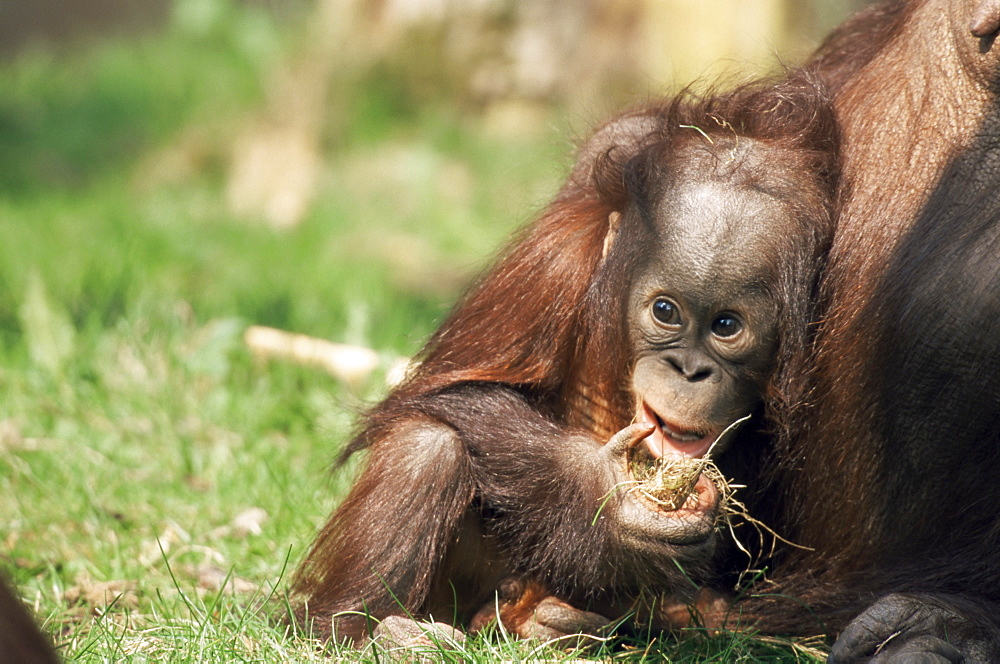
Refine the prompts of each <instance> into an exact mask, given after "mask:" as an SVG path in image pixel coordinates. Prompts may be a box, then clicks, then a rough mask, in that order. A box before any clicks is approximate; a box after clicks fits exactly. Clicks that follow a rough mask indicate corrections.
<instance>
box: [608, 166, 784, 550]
mask: <svg viewBox="0 0 1000 664" xmlns="http://www.w3.org/2000/svg"><path fill="white" fill-rule="evenodd" d="M644 207H645V212H640V211H639V210H638V209H636V210H626V212H625V213H624V214H626V215H628V214H633V215H641V216H643V218H642V221H641V223H644V224H646V225H648V226H652V227H653V228H652V232H651V233H650V234H649V236H650V237H654V238H657V241H656V242H654V246H651V247H648V248H647V249H646V251H645V252H644V253H643V256H644V259H643V260H642V261H641V262H640V267H639V268H638V269H637V270H636V273H635V278H634V279H633V280H632V290H631V293H630V297H629V314H628V316H629V318H628V320H629V324H630V325H629V327H630V337H631V344H632V348H633V355H632V356H633V358H634V367H633V371H632V390H633V392H634V394H635V396H636V410H635V421H636V422H640V423H645V424H647V425H648V426H649V427H651V428H652V432H651V433H650V434H649V435H648V436H646V437H645V439H644V440H643V444H640V445H637V446H636V448H635V449H634V450H633V454H632V458H633V463H632V466H631V472H632V475H633V478H634V479H638V480H647V481H648V480H651V478H653V476H654V473H651V472H650V471H649V468H650V467H651V466H654V467H656V468H657V469H658V470H659V472H658V473H657V475H658V476H657V477H656V481H658V482H659V486H658V487H656V488H655V491H658V492H659V496H660V499H656V500H655V502H656V503H657V505H658V507H659V508H660V509H666V510H668V511H677V517H678V518H679V519H684V520H694V521H698V520H699V517H700V522H701V524H702V526H703V527H701V528H697V529H696V530H697V532H699V533H702V534H704V536H706V537H707V536H708V535H709V534H710V532H711V528H710V526H711V525H714V518H715V514H716V513H717V508H718V500H719V491H718V487H717V486H715V484H716V482H713V481H712V478H711V477H709V476H707V475H706V474H705V472H704V471H705V470H706V466H708V464H707V459H706V455H708V453H709V451H710V450H711V451H712V454H719V453H721V451H722V450H723V448H724V446H725V444H726V440H725V439H722V440H720V436H722V434H723V432H724V431H726V429H727V427H730V426H731V425H733V424H734V423H736V422H737V421H738V420H741V419H743V418H745V417H747V416H749V415H750V414H751V413H752V412H753V411H754V410H755V408H756V407H757V406H758V404H759V402H760V400H761V396H762V391H763V389H764V385H765V383H766V381H767V379H768V377H769V375H770V373H771V371H772V369H773V366H774V356H775V353H776V351H777V347H778V316H779V313H780V307H779V304H778V298H779V294H780V292H781V289H780V284H779V283H778V282H779V280H780V265H781V263H782V258H783V252H784V251H785V250H786V249H787V244H788V242H789V240H788V238H789V237H790V236H794V234H793V233H792V232H786V230H787V229H790V228H791V224H792V223H793V220H792V218H791V214H790V212H789V211H788V209H787V206H785V205H784V204H783V203H782V202H781V201H780V200H778V199H776V198H774V197H772V196H770V195H769V194H767V193H765V192H764V191H761V190H759V189H756V188H751V187H744V186H738V185H736V184H734V183H732V182H730V181H726V180H720V179H718V178H712V177H699V175H698V173H697V171H696V172H695V173H694V174H692V173H691V172H688V173H686V174H685V175H684V177H683V179H682V180H681V181H680V182H675V183H671V185H670V186H669V187H668V188H666V190H665V191H664V192H663V193H662V195H660V196H659V197H658V200H657V201H654V202H653V203H652V204H651V205H648V206H644ZM725 438H729V439H731V438H732V436H726V437H725ZM716 441H718V444H716ZM684 459H704V461H703V462H700V463H699V462H689V461H684ZM716 479H717V480H719V479H721V478H718V477H717V478H716ZM672 485H676V489H673V488H671V486H672ZM651 490H652V489H651ZM672 492H673V494H672ZM688 512H690V514H688Z"/></svg>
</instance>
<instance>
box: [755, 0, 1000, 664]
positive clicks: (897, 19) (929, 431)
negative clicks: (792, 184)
mask: <svg viewBox="0 0 1000 664" xmlns="http://www.w3.org/2000/svg"><path fill="white" fill-rule="evenodd" d="M998 29H1000V2H998V1H997V0H911V1H902V0H899V1H891V2H887V3H884V4H881V5H879V6H877V7H874V8H872V9H869V10H867V11H864V12H862V13H861V14H859V15H858V16H856V17H854V18H853V19H851V20H849V21H848V22H847V23H845V24H844V25H843V26H841V27H840V28H839V29H837V30H836V31H835V32H834V33H833V34H832V35H831V37H830V38H829V39H828V40H827V42H826V43H825V44H824V45H823V46H822V47H821V48H820V50H819V51H818V53H817V55H816V57H815V58H814V61H813V62H812V63H811V64H810V65H809V66H810V67H811V68H813V69H814V70H815V71H817V72H818V73H819V75H820V76H821V77H823V78H825V79H826V80H827V81H828V83H829V85H830V86H831V88H832V89H833V93H834V97H835V106H836V110H837V117H838V122H839V124H840V126H841V129H842V132H843V157H842V159H843V161H842V166H843V171H842V172H843V177H842V181H841V182H842V188H841V193H840V199H839V204H838V212H837V222H836V231H835V236H834V241H833V245H832V248H831V253H830V262H829V269H828V270H827V271H826V273H825V275H824V277H823V280H822V294H823V295H822V308H823V313H822V318H823V324H822V325H821V326H820V328H819V331H818V335H817V351H816V353H815V367H814V371H813V373H812V380H811V381H810V382H811V390H810V391H809V392H807V393H806V394H808V398H809V400H810V401H811V403H812V404H813V406H812V408H811V409H810V412H809V413H808V418H807V419H806V420H798V421H799V422H803V421H807V422H808V426H802V427H800V428H799V429H798V430H796V431H794V432H793V435H791V436H788V437H786V438H783V439H782V440H781V441H780V442H779V445H778V455H779V456H780V458H782V459H783V460H784V464H783V468H782V470H781V472H780V476H779V479H778V482H779V484H783V485H784V486H785V487H786V488H787V494H786V495H787V498H786V499H785V505H786V508H787V512H786V514H785V519H784V522H783V523H782V524H781V525H780V526H779V529H780V531H781V532H782V534H785V535H788V536H789V537H790V538H791V539H793V540H795V541H797V542H799V543H801V544H804V545H807V546H809V547H812V548H813V549H814V551H813V552H805V551H803V550H794V551H789V552H788V555H787V556H786V557H785V559H784V560H780V561H778V564H777V566H776V570H775V573H774V575H773V578H774V581H775V582H776V584H777V586H778V588H777V591H778V592H781V593H785V594H787V595H791V596H795V597H796V598H797V599H796V601H797V602H798V601H804V602H805V603H806V604H808V605H809V607H810V609H811V612H805V611H803V610H802V609H801V605H800V604H798V603H794V604H793V603H792V602H790V601H785V600H774V599H771V600H768V601H764V600H762V601H764V604H765V606H763V607H761V606H754V602H750V603H748V605H747V606H746V610H747V612H748V614H755V615H757V616H758V617H760V616H763V619H762V620H761V621H760V622H759V623H758V625H759V626H760V627H762V628H764V629H767V630H770V631H780V632H786V633H788V632H798V633H803V632H816V631H818V630H819V629H825V630H827V631H828V632H829V633H831V634H838V633H839V638H838V639H837V641H836V643H835V645H834V647H833V651H832V655H831V660H835V661H838V662H847V661H858V660H866V659H867V658H871V660H872V661H878V662H883V661H900V662H902V661H915V660H914V659H913V658H915V657H923V659H919V661H926V662H930V661H956V662H957V661H984V662H996V661H1000V623H998V617H1000V564H998V560H997V551H998V550H1000V509H998V505H1000V482H998V481H997V477H996V473H997V468H998V467H1000V381H998V380H997V376H998V375H1000V98H998V94H1000V47H998V46H997V45H996V44H995V43H994V41H995V39H996V36H997V33H998ZM817 618H818V619H819V621H817ZM963 656H964V657H965V660H962V659H961V658H962V657H963Z"/></svg>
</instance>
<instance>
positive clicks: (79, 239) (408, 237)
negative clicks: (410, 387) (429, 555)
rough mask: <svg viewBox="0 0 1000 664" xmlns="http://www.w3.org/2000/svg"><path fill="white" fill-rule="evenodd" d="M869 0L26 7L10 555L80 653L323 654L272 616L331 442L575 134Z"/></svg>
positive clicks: (8, 427) (8, 283)
mask: <svg viewBox="0 0 1000 664" xmlns="http://www.w3.org/2000/svg"><path fill="white" fill-rule="evenodd" d="M861 4H863V3H861V2H859V1H856V0H852V1H848V0H844V1H841V2H834V1H823V0H809V1H803V0H754V1H753V2H750V1H747V0H645V1H627V0H545V1H535V2H528V1H523V2H515V1H513V0H466V1H464V2H459V1H457V0H314V1H307V0H286V1H279V0H245V1H242V2H238V1H237V0H174V1H173V2H167V1H165V0H4V1H3V2H0V569H2V571H3V572H5V573H6V574H8V575H9V576H10V577H12V578H13V579H14V581H15V582H16V584H17V586H18V589H19V590H20V592H21V594H22V595H23V596H24V597H25V599H26V600H27V601H28V602H29V604H31V606H32V607H33V609H34V610H35V611H36V612H37V613H38V615H39V617H40V619H41V620H42V621H43V622H44V624H45V629H46V630H47V631H48V632H49V633H50V634H52V635H53V637H54V639H55V640H56V642H57V643H58V644H59V645H60V648H61V650H62V652H63V654H64V655H66V656H67V657H68V658H70V659H79V660H90V659H96V660H104V659H132V658H139V659H142V658H146V657H150V658H161V657H166V658H176V659H180V660H188V659H197V660H201V661H213V660H219V661H223V660H228V659H233V658H235V659H246V658H249V659H254V658H258V657H260V658H263V659H274V658H282V659H285V658H294V659H299V658H305V659H308V658H310V657H312V656H313V655H314V650H313V649H312V647H311V646H302V645H301V643H302V640H301V639H297V638H293V637H289V636H288V635H287V634H285V632H284V631H283V628H279V627H275V626H274V623H273V622H271V621H270V620H269V618H268V616H270V615H271V614H272V613H273V610H272V609H273V606H274V605H275V604H276V603H277V604H280V601H278V600H276V599H274V598H273V597H271V593H272V592H274V593H275V594H276V596H280V593H281V592H282V590H283V589H284V588H285V586H286V585H287V573H288V568H291V567H294V564H295V562H296V561H297V560H298V559H299V558H300V557H301V556H302V554H303V553H304V551H305V547H306V546H307V545H308V542H309V541H310V539H311V537H312V535H313V533H314V532H315V529H316V528H317V527H318V526H319V525H320V523H321V522H322V520H323V518H324V517H325V515H326V514H328V513H329V510H330V509H331V508H332V506H333V505H334V504H335V503H336V500H337V498H338V496H339V495H341V494H342V492H343V490H344V487H345V486H346V483H347V482H348V481H349V479H350V476H349V474H347V475H344V474H338V475H334V476H331V475H330V474H329V473H328V469H329V465H330V461H331V460H332V459H333V457H334V455H335V453H336V451H337V449H338V448H339V446H340V445H341V444H342V443H343V441H344V440H345V439H346V437H347V436H348V435H349V432H350V429H351V425H352V421H353V418H354V416H355V414H356V413H357V411H358V409H360V408H362V407H363V406H364V404H366V403H370V402H371V401H372V400H374V399H377V398H378V397H379V395H381V394H383V393H384V390H385V387H384V385H385V381H384V374H385V372H386V371H387V370H388V369H389V367H391V366H392V365H393V363H394V362H395V361H396V360H397V359H398V358H400V357H404V358H405V357H407V356H409V355H411V354H412V353H414V352H415V351H416V349H418V348H419V346H420V344H421V342H422V340H423V339H424V338H425V337H426V336H427V335H428V334H429V332H430V331H432V330H433V329H434V327H435V325H436V324H437V323H438V322H439V321H440V320H441V318H442V316H443V315H444V314H445V313H446V312H447V310H448V308H449V306H450V304H451V303H452V302H453V301H454V300H455V298H456V297H457V296H458V295H459V294H460V293H461V291H462V289H463V288H464V287H465V286H466V285H467V284H468V283H469V281H470V279H471V278H473V276H474V275H475V274H476V273H477V272H478V271H479V270H480V269H482V268H483V266H485V265H487V264H488V262H489V260H490V258H491V256H493V255H494V254H495V252H496V251H497V249H498V248H499V247H500V246H502V244H503V242H504V240H505V238H507V237H508V236H509V234H510V233H511V231H512V230H513V229H514V228H516V227H518V226H520V225H522V224H524V223H526V222H528V221H530V219H531V218H532V215H533V214H534V213H536V212H537V211H538V210H539V209H540V208H541V207H542V206H543V205H544V204H545V202H546V200H547V199H548V198H549V197H550V196H551V195H552V194H553V193H554V192H555V191H556V189H557V188H558V185H559V183H560V180H561V178H562V177H563V175H564V174H565V173H566V170H567V168H568V166H569V164H570V163H571V159H572V150H573V145H574V144H575V141H577V140H578V139H579V138H580V137H582V136H584V135H586V133H587V131H588V128H589V127H591V126H593V125H594V124H595V123H596V122H598V121H600V120H601V119H602V118H603V117H606V116H607V115H609V114H610V113H612V112H614V111H615V110H617V109H620V108H622V107H623V106H627V105H630V104H634V103H635V102H637V101H641V100H644V99H647V98H649V97H651V96H655V95H659V94H664V93H669V92H670V91H672V90H676V89H677V88H678V87H679V86H680V85H682V84H685V83H688V82H690V81H692V80H695V79H701V80H704V81H712V80H715V79H716V77H719V76H722V77H723V80H725V81H727V82H735V81H739V80H741V79H742V78H744V77H746V76H753V75H758V74H760V73H761V72H767V71H773V70H775V69H776V68H777V67H778V66H779V65H778V63H779V62H785V63H788V64H794V63H795V62H797V61H800V60H801V58H802V57H804V55H805V54H807V53H808V52H809V51H810V50H811V49H812V48H814V47H815V45H816V44H817V43H818V40H819V39H820V38H821V36H822V35H823V34H824V33H825V32H826V31H827V30H828V29H829V28H830V27H831V26H832V25H834V24H835V23H836V22H838V21H839V20H841V19H842V18H843V17H844V16H846V15H847V14H848V13H849V12H850V11H852V10H853V9H855V8H857V7H858V6H860V5H861ZM250 325H265V326H271V327H275V328H279V329H282V330H287V331H291V332H296V333H301V334H306V335H310V336H311V337H315V338H319V339H326V340H332V341H335V342H338V343H344V344H351V345H354V346H358V347H363V348H367V349H371V350H373V351H374V352H375V357H376V358H377V366H376V367H375V369H374V371H373V372H372V373H371V374H370V375H368V374H365V375H362V376H360V377H356V378H355V379H354V380H352V381H350V382H345V381H343V380H339V379H337V378H335V377H333V376H331V375H329V374H328V373H326V372H324V371H322V370H320V369H317V368H314V367H311V366H307V365H303V364H302V363H301V362H297V361H287V360H274V361H270V362H268V361H265V360H263V359H261V358H260V357H259V356H257V355H255V354H254V353H252V352H251V351H250V350H249V349H248V347H247V345H246V344H245V342H244V332H245V331H246V329H247V327H248V326H250ZM300 359H301V358H300ZM248 524H249V525H248ZM283 575H284V576H283ZM268 598H270V601H267V602H265V601H264V600H265V599H268Z"/></svg>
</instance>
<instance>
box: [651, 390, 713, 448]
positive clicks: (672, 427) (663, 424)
mask: <svg viewBox="0 0 1000 664" xmlns="http://www.w3.org/2000/svg"><path fill="white" fill-rule="evenodd" d="M638 418H639V419H640V420H641V421H643V422H648V423H649V424H653V425H654V426H655V427H656V428H655V430H654V431H653V433H651V434H650V435H649V437H647V438H646V446H647V447H648V449H649V451H650V453H651V454H652V455H653V457H654V458H659V457H661V456H663V455H665V454H679V455H682V456H688V457H694V458H699V457H702V456H704V455H705V453H706V452H707V451H708V450H709V449H710V448H711V445H712V442H713V441H714V434H713V433H712V432H703V431H697V430H695V429H685V428H683V427H680V426H678V425H676V424H674V423H672V422H668V421H667V420H664V419H663V418H662V417H661V416H660V414H659V413H657V412H656V411H654V410H653V409H652V407H651V406H650V405H649V404H648V403H646V402H645V401H642V402H641V403H640V408H639V413H638Z"/></svg>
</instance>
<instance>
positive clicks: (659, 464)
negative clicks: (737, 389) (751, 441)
mask: <svg viewBox="0 0 1000 664" xmlns="http://www.w3.org/2000/svg"><path fill="white" fill-rule="evenodd" d="M749 418H750V416H749V415H747V416H745V417H742V418H740V419H738V420H736V421H735V422H733V423H732V424H730V425H729V426H728V427H726V428H725V430H723V432H722V433H720V434H719V436H718V437H717V438H716V439H715V441H714V442H713V443H712V445H711V447H709V448H708V451H707V452H705V455H704V456H703V457H701V458H698V459H695V458H691V457H686V456H679V455H668V456H663V457H660V458H659V459H656V460H655V461H654V462H653V463H652V464H649V463H648V462H647V463H643V462H642V461H641V460H639V459H633V460H632V462H631V464H630V465H631V468H630V470H631V472H632V477H633V478H635V480H636V482H637V484H636V485H635V487H633V491H638V492H639V493H640V494H642V496H643V497H644V498H646V499H647V500H649V501H650V502H652V503H653V504H655V505H657V506H659V507H660V508H662V509H664V510H666V511H668V512H674V511H676V510H679V509H680V508H682V507H684V504H685V503H686V502H687V501H688V499H689V498H691V497H692V496H693V497H695V499H697V491H696V490H695V485H696V484H697V483H698V478H699V477H701V475H702V474H704V475H705V476H706V477H707V478H708V479H709V480H711V481H712V482H713V483H714V484H715V486H716V488H717V489H718V491H719V507H720V509H721V510H722V511H723V512H725V511H726V506H727V505H728V504H729V502H730V501H731V500H732V497H733V492H734V490H735V489H736V488H737V487H735V486H733V485H731V484H730V483H729V481H728V480H727V479H726V476H725V475H723V474H722V471H721V470H719V468H718V466H716V465H715V462H713V461H712V459H711V454H712V450H714V449H715V446H716V445H718V444H719V441H720V440H722V438H723V436H725V435H726V434H727V433H729V432H730V431H732V430H733V429H735V428H736V427H737V426H739V425H740V424H742V423H743V422H745V421H746V420H748V419H749Z"/></svg>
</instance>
